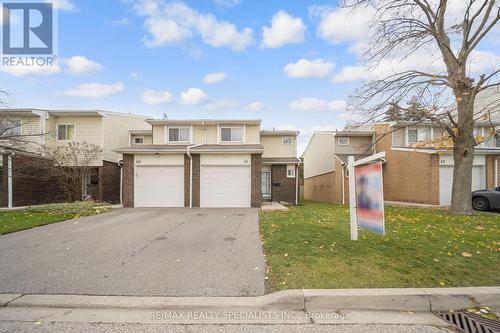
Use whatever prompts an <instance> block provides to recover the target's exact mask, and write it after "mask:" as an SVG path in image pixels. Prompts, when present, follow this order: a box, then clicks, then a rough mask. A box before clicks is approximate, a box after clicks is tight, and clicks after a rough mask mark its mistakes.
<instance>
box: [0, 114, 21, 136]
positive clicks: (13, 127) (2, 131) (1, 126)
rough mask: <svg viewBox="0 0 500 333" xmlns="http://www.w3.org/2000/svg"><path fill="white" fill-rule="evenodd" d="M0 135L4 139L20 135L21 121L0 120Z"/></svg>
mask: <svg viewBox="0 0 500 333" xmlns="http://www.w3.org/2000/svg"><path fill="white" fill-rule="evenodd" d="M0 135H2V136H4V137H5V136H14V135H21V119H12V118H1V119H0Z"/></svg>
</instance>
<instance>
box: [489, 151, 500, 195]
mask: <svg viewBox="0 0 500 333" xmlns="http://www.w3.org/2000/svg"><path fill="white" fill-rule="evenodd" d="M499 158H500V156H498V155H487V156H486V187H487V188H494V187H496V184H495V160H496V159H499ZM497 163H498V162H497ZM498 176H499V175H497V179H499V178H498Z"/></svg>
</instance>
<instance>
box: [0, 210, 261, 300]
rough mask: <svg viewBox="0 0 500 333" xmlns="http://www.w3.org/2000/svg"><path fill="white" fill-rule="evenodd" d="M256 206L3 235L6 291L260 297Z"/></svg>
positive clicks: (142, 215) (134, 213)
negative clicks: (253, 207) (254, 207)
mask: <svg viewBox="0 0 500 333" xmlns="http://www.w3.org/2000/svg"><path fill="white" fill-rule="evenodd" d="M264 274H265V260H264V255H263V252H262V247H261V242H260V238H259V228H258V210H256V209H191V210H188V209H121V210H118V211H114V212H112V213H108V214H103V215H99V216H93V217H86V218H81V219H77V220H71V221H66V222H61V223H55V224H51V225H48V226H44V227H39V228H36V229H31V230H25V231H21V232H17V233H13V234H9V235H5V236H0V293H2V292H12V293H43V294H87V295H163V296H254V295H263V294H264Z"/></svg>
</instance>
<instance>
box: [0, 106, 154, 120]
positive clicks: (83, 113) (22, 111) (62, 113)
mask: <svg viewBox="0 0 500 333" xmlns="http://www.w3.org/2000/svg"><path fill="white" fill-rule="evenodd" d="M45 112H48V113H49V114H51V115H53V116H55V117H74V116H78V117H105V116H106V115H116V116H126V117H137V118H143V119H146V117H145V116H141V115H136V114H131V113H123V112H114V111H104V110H76V109H75V110H48V109H30V108H18V109H0V114H2V113H6V114H11V115H16V116H22V117H29V116H40V115H41V114H44V113H45Z"/></svg>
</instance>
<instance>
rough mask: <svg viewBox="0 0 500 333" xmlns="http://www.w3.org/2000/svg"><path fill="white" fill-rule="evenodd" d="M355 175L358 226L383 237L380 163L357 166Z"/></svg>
mask: <svg viewBox="0 0 500 333" xmlns="http://www.w3.org/2000/svg"><path fill="white" fill-rule="evenodd" d="M355 174H356V201H357V205H356V208H357V217H358V226H359V227H360V228H364V229H367V230H370V231H373V232H375V233H377V234H381V235H384V234H385V224H384V189H383V181H382V179H383V178H382V163H380V162H377V163H374V164H369V165H362V166H357V167H356V168H355Z"/></svg>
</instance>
